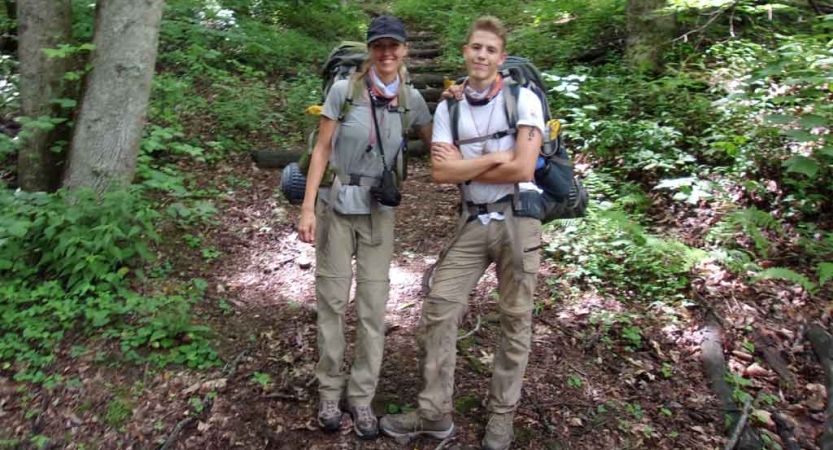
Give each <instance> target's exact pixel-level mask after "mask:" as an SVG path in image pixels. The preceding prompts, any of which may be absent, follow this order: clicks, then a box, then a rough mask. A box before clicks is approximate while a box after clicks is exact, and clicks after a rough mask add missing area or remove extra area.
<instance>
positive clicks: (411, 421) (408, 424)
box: [379, 411, 454, 439]
mask: <svg viewBox="0 0 833 450" xmlns="http://www.w3.org/2000/svg"><path fill="white" fill-rule="evenodd" d="M379 428H380V429H381V430H382V433H385V434H386V435H388V436H390V437H392V438H404V437H407V438H414V437H417V436H428V437H432V438H434V439H445V438H447V437H449V436H451V434H452V433H454V422H452V421H451V417H450V416H444V417H443V418H442V419H441V420H427V419H423V418H422V417H420V416H419V413H418V412H417V411H411V412H409V413H405V414H389V415H387V416H384V417H382V420H380V421H379Z"/></svg>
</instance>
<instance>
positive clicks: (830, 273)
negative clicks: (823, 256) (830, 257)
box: [818, 262, 833, 286]
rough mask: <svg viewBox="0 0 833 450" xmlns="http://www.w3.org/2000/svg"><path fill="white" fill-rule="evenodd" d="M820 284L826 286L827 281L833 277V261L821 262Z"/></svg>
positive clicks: (819, 269)
mask: <svg viewBox="0 0 833 450" xmlns="http://www.w3.org/2000/svg"><path fill="white" fill-rule="evenodd" d="M818 272H819V286H824V284H825V283H827V282H828V281H830V280H832V279H833V262H823V263H821V264H819V268H818Z"/></svg>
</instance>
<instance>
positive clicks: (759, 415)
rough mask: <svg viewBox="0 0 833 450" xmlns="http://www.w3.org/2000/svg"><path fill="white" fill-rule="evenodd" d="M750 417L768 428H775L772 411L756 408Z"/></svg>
mask: <svg viewBox="0 0 833 450" xmlns="http://www.w3.org/2000/svg"><path fill="white" fill-rule="evenodd" d="M752 417H754V418H755V420H756V421H757V422H758V423H760V424H761V425H763V426H764V427H766V428H767V429H769V430H775V427H776V425H775V421H774V420H772V413H770V412H769V411H765V410H763V409H756V410H754V411H752Z"/></svg>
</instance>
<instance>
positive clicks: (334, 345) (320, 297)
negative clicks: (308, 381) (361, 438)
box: [315, 200, 355, 401]
mask: <svg viewBox="0 0 833 450" xmlns="http://www.w3.org/2000/svg"><path fill="white" fill-rule="evenodd" d="M317 206H318V214H317V219H316V222H317V229H316V237H315V240H316V244H315V259H316V268H315V271H316V274H315V296H316V300H317V312H318V315H317V323H318V364H317V365H316V367H315V375H316V377H317V378H318V384H319V387H318V392H319V396H320V397H321V400H329V401H339V400H341V397H342V394H343V392H344V385H345V379H344V375H343V374H342V373H341V366H342V364H343V363H344V311H345V309H346V308H347V301H348V299H349V296H350V283H351V279H352V275H353V271H352V266H351V262H352V257H353V252H354V250H355V237H354V233H353V230H352V225H351V223H350V222H351V221H350V217H349V216H342V215H339V214H338V213H336V212H334V211H332V210H331V211H326V209H325V208H324V204H323V202H322V201H321V200H319V204H318V205H317ZM325 227H327V228H328V229H327V231H326V233H325V232H324V228H325ZM324 235H326V237H327V239H326V242H322V240H321V239H322V238H323V236H324Z"/></svg>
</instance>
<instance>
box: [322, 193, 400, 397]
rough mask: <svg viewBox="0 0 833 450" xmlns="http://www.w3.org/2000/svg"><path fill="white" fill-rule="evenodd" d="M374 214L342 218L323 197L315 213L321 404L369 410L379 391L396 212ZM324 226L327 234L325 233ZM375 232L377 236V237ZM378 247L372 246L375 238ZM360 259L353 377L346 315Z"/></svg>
mask: <svg viewBox="0 0 833 450" xmlns="http://www.w3.org/2000/svg"><path fill="white" fill-rule="evenodd" d="M375 214H379V217H377V220H376V221H375V222H374V224H375V225H376V229H373V226H372V225H371V216H370V215H369V214H367V215H341V214H339V213H337V212H335V211H332V210H327V208H326V204H324V203H323V201H321V200H320V199H319V201H318V204H317V214H316V225H317V227H316V236H315V241H316V247H315V253H316V274H315V282H316V283H315V295H316V299H317V303H318V355H319V360H318V364H317V365H316V368H315V374H316V377H317V379H318V383H319V389H318V392H319V395H320V397H321V400H341V398H342V395H343V393H344V387H345V384H346V385H347V399H348V401H349V402H350V404H351V405H354V406H368V405H370V402H371V401H372V400H373V396H374V394H375V392H376V384H377V382H378V380H379V368H380V367H381V364H382V353H383V351H384V343H385V306H386V304H387V302H388V294H389V292H390V279H389V271H390V262H391V256H392V254H393V226H394V212H393V211H391V210H388V211H379V212H376V213H375ZM325 228H326V230H325ZM374 233H378V234H377V235H375V236H374ZM372 236H373V237H376V238H377V241H379V243H378V244H377V245H371V237H372ZM353 256H355V257H356V311H357V316H358V324H357V333H356V334H357V341H358V342H357V343H356V350H355V355H354V358H353V366H352V367H351V369H350V375H349V377H345V376H344V375H343V374H342V371H341V366H342V364H343V362H344V347H345V340H344V312H345V311H346V309H347V303H348V301H349V297H350V284H351V282H352V278H353V269H352V260H353Z"/></svg>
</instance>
